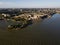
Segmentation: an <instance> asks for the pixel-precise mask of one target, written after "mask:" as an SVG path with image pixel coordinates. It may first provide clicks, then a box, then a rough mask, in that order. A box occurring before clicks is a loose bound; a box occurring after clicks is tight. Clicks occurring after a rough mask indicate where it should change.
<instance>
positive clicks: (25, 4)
mask: <svg viewBox="0 0 60 45" xmlns="http://www.w3.org/2000/svg"><path fill="white" fill-rule="evenodd" d="M0 8H60V0H0Z"/></svg>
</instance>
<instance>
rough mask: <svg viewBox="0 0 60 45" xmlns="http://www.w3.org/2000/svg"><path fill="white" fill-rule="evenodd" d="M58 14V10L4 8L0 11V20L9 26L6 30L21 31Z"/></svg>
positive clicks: (59, 10) (59, 11)
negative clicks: (35, 22)
mask: <svg viewBox="0 0 60 45" xmlns="http://www.w3.org/2000/svg"><path fill="white" fill-rule="evenodd" d="M56 13H60V9H59V8H4V9H2V8H1V9H0V20H5V21H7V22H8V23H9V24H8V26H7V28H8V29H10V30H11V29H17V30H18V29H22V28H25V27H27V26H28V25H31V24H33V23H34V21H37V20H39V19H41V20H43V19H45V18H50V17H52V16H53V15H54V14H56Z"/></svg>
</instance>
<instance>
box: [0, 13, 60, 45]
mask: <svg viewBox="0 0 60 45" xmlns="http://www.w3.org/2000/svg"><path fill="white" fill-rule="evenodd" d="M0 22H1V21H0ZM5 25H6V26H7V23H6V24H5V23H2V22H1V23H0V28H2V29H3V30H2V29H0V45H60V14H54V15H53V16H52V17H51V18H46V19H44V20H42V21H40V22H38V23H34V24H32V25H30V26H28V27H26V28H24V29H22V30H17V31H11V32H9V31H7V30H6V29H5V27H4V26H5Z"/></svg>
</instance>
